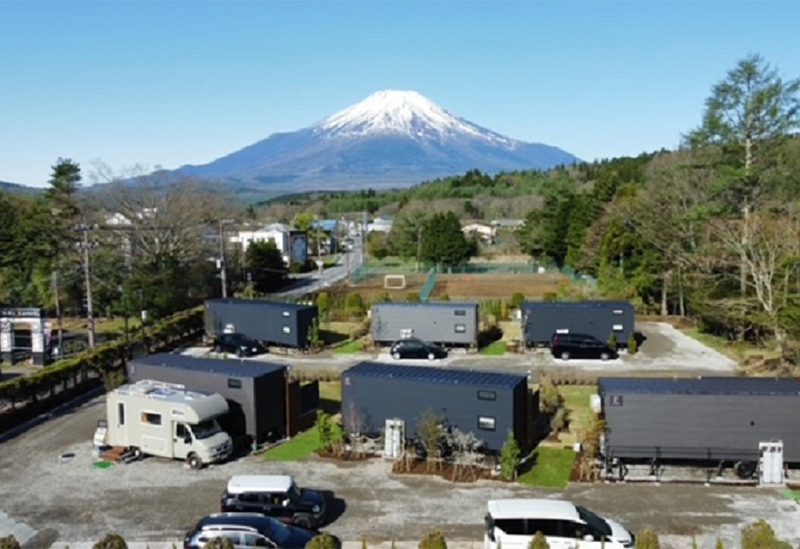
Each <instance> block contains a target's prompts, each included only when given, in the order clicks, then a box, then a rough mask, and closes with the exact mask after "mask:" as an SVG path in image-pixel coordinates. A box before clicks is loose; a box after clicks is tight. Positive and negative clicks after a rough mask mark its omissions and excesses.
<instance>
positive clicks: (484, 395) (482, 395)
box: [478, 391, 497, 400]
mask: <svg viewBox="0 0 800 549" xmlns="http://www.w3.org/2000/svg"><path fill="white" fill-rule="evenodd" d="M478 400H497V393H496V392H495V391H478Z"/></svg>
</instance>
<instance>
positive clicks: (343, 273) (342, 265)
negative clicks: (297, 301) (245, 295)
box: [273, 238, 364, 297]
mask: <svg viewBox="0 0 800 549" xmlns="http://www.w3.org/2000/svg"><path fill="white" fill-rule="evenodd" d="M363 261H364V253H363V247H362V244H361V238H354V239H353V249H352V250H348V251H347V252H345V253H344V254H343V255H342V256H341V257H340V258H339V262H338V263H337V264H336V265H335V266H333V267H329V268H327V269H325V270H324V271H322V276H321V277H320V273H319V271H314V272H311V273H305V274H301V275H295V276H293V277H292V278H293V279H294V280H295V281H294V282H293V283H292V284H290V285H289V286H287V287H286V288H284V289H283V290H281V291H280V292H276V293H275V294H273V295H274V296H276V297H296V296H299V295H302V294H305V293H309V292H312V291H314V290H319V289H320V288H327V287H328V286H332V285H333V284H335V283H337V282H339V281H341V280H343V279H345V278H346V277H347V276H348V275H349V274H350V273H351V272H352V271H353V270H355V268H356V267H358V266H359V265H361V263H363Z"/></svg>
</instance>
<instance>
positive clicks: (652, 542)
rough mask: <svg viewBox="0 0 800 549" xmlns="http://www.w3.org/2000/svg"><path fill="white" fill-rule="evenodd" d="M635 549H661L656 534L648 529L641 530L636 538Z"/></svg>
mask: <svg viewBox="0 0 800 549" xmlns="http://www.w3.org/2000/svg"><path fill="white" fill-rule="evenodd" d="M636 549H661V542H660V541H658V534H656V533H655V532H654V531H653V530H651V529H650V528H645V529H644V530H641V531H640V532H639V534H638V535H637V536H636Z"/></svg>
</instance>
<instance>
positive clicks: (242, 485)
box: [220, 475, 326, 528]
mask: <svg viewBox="0 0 800 549" xmlns="http://www.w3.org/2000/svg"><path fill="white" fill-rule="evenodd" d="M220 511H235V512H251V513H261V514H263V515H266V516H269V517H273V518H275V519H278V520H280V521H281V522H286V523H290V524H295V525H297V526H301V527H303V528H318V527H319V526H320V525H321V524H322V523H323V522H324V520H325V511H326V509H325V498H324V497H323V495H322V494H321V493H320V492H317V491H316V490H309V489H308V488H299V487H298V486H297V484H295V482H294V479H293V478H292V477H290V476H287V475H239V476H235V477H231V479H230V480H229V481H228V486H227V489H226V490H225V492H223V494H222V500H221V501H220Z"/></svg>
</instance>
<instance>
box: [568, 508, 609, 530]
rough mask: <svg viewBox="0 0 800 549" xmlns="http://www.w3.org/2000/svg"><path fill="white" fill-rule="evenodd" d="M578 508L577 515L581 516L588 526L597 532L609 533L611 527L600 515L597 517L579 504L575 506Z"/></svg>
mask: <svg viewBox="0 0 800 549" xmlns="http://www.w3.org/2000/svg"><path fill="white" fill-rule="evenodd" d="M576 509H578V516H579V517H581V520H582V521H583V522H585V523H586V524H588V525H589V528H591V529H592V530H594V531H595V532H597V533H598V534H602V535H604V536H610V535H611V527H610V526H609V525H608V523H607V522H606V521H605V519H603V518H602V517H598V516H597V515H595V514H594V513H592V512H591V511H589V510H588V509H586V508H585V507H581V506H580V505H577V506H576Z"/></svg>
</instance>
